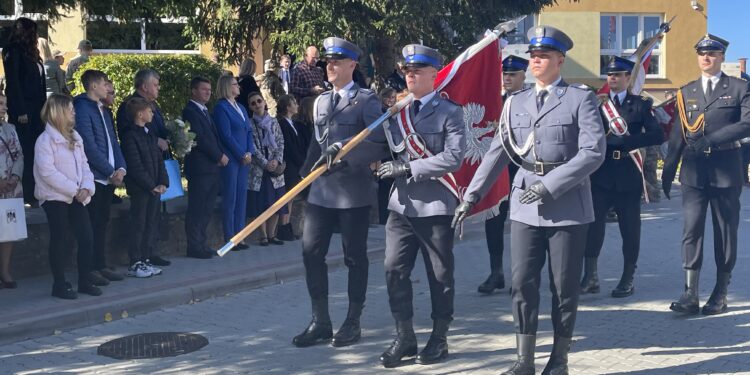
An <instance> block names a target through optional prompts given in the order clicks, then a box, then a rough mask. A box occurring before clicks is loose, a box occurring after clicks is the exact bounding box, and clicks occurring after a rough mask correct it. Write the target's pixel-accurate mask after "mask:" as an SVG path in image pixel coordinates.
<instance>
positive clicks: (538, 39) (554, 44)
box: [526, 25, 573, 55]
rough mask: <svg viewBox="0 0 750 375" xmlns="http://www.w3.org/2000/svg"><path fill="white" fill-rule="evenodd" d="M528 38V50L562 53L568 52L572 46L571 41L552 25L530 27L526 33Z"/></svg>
mask: <svg viewBox="0 0 750 375" xmlns="http://www.w3.org/2000/svg"><path fill="white" fill-rule="evenodd" d="M526 36H527V37H528V38H529V50H528V51H526V52H531V51H540V50H554V51H558V52H560V53H562V54H563V55H564V54H565V52H568V51H569V50H570V49H572V48H573V41H572V40H571V39H570V37H569V36H567V35H566V34H565V33H564V32H562V31H561V30H559V29H557V28H554V27H552V26H542V25H540V26H537V27H532V28H530V29H529V31H528V32H527V33H526Z"/></svg>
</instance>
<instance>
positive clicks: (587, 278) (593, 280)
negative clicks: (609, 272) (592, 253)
mask: <svg viewBox="0 0 750 375" xmlns="http://www.w3.org/2000/svg"><path fill="white" fill-rule="evenodd" d="M584 259H585V261H584V273H583V279H582V280H581V294H586V293H599V275H598V273H597V271H596V261H597V258H596V257H586V258H584Z"/></svg>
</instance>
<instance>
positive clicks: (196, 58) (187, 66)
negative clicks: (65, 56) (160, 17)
mask: <svg viewBox="0 0 750 375" xmlns="http://www.w3.org/2000/svg"><path fill="white" fill-rule="evenodd" d="M143 68H150V69H153V70H155V71H157V72H158V73H159V76H160V77H161V80H160V83H161V90H160V92H159V99H157V102H158V103H159V107H160V108H161V110H162V112H163V113H164V116H166V117H178V116H180V114H181V113H182V108H183V107H185V103H186V102H187V100H188V98H189V97H190V79H192V78H193V77H194V76H197V75H201V76H204V77H206V78H208V79H210V80H211V82H212V83H213V85H214V87H215V85H216V80H217V79H218V78H219V75H220V74H221V66H220V65H218V64H216V63H214V62H212V61H210V60H208V59H207V58H205V57H204V56H202V55H146V54H107V55H95V56H92V57H91V59H90V60H89V62H87V63H86V64H84V65H82V66H81V68H80V69H78V71H77V72H76V73H75V75H74V78H75V80H76V82H81V74H83V72H84V71H85V70H86V69H98V70H101V71H103V72H104V73H107V75H108V76H109V79H111V80H112V82H113V83H114V86H115V90H116V92H117V94H116V97H115V110H117V108H119V106H120V103H121V102H122V101H123V100H124V99H125V98H126V97H128V96H129V95H130V94H132V93H133V92H134V91H135V89H134V88H133V77H135V73H136V72H137V71H138V70H139V69H143ZM80 86H81V85H80V84H79V85H76V89H75V91H74V92H73V94H74V95H77V94H80V93H82V92H83V89H82V88H81V87H80Z"/></svg>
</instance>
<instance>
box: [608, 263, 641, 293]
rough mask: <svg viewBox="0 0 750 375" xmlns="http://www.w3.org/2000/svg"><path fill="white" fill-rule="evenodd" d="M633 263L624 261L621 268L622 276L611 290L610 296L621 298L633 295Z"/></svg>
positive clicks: (634, 267)
mask: <svg viewBox="0 0 750 375" xmlns="http://www.w3.org/2000/svg"><path fill="white" fill-rule="evenodd" d="M635 269H636V266H635V264H630V263H625V266H623V270H622V277H620V282H619V283H617V286H616V287H615V289H613V290H612V297H614V298H623V297H627V296H631V295H633V290H634V289H635V288H634V287H633V276H634V275H635Z"/></svg>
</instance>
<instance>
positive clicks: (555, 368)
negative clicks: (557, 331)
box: [542, 336, 570, 375]
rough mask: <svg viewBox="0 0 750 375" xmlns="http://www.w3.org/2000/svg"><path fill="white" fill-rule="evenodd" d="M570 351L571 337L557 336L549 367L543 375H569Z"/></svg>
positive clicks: (548, 363)
mask: <svg viewBox="0 0 750 375" xmlns="http://www.w3.org/2000/svg"><path fill="white" fill-rule="evenodd" d="M569 351H570V337H560V336H555V341H554V343H553V344H552V353H550V356H549V361H548V362H547V366H544V370H543V371H542V375H568V352H569Z"/></svg>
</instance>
